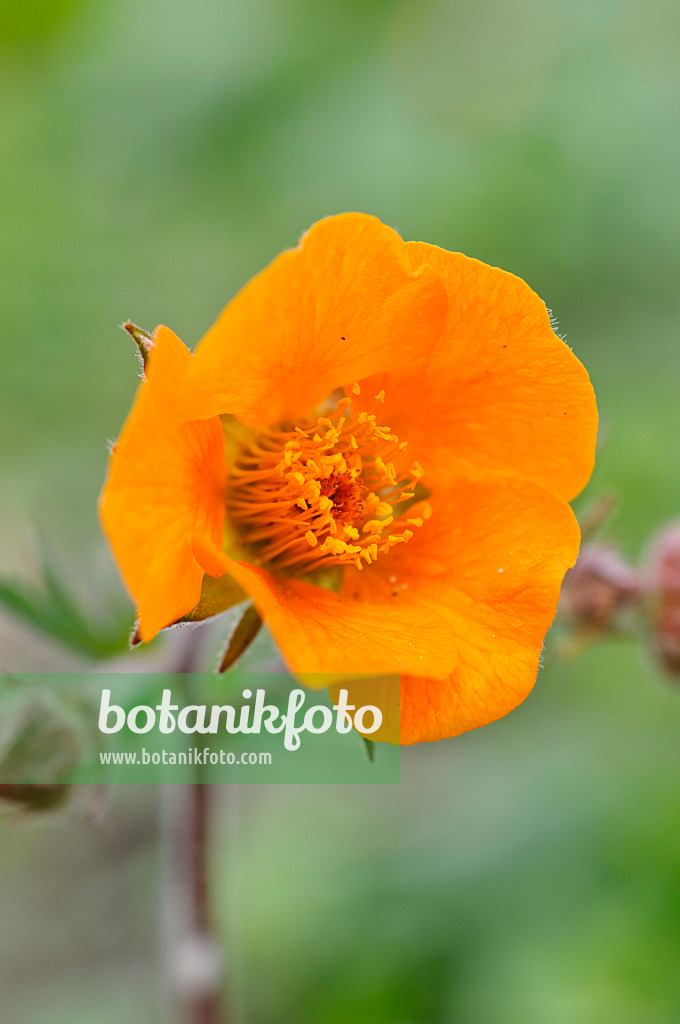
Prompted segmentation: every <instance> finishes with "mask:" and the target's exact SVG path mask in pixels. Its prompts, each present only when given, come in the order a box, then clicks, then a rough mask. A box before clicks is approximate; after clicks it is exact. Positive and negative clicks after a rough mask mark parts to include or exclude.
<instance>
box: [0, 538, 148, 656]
mask: <svg viewBox="0 0 680 1024" xmlns="http://www.w3.org/2000/svg"><path fill="white" fill-rule="evenodd" d="M41 547H42V574H43V581H44V589H42V590H39V589H37V588H31V587H28V586H26V584H24V583H23V582H21V581H19V580H11V579H2V578H0V607H1V608H4V610H5V611H6V612H8V613H9V614H10V615H13V616H14V617H15V618H17V619H20V620H21V621H22V622H24V623H25V624H26V625H28V626H31V627H32V628H33V629H35V630H36V631H37V632H39V633H42V634H43V635H44V636H49V637H50V638H51V639H53V640H56V641H58V642H59V643H60V644H62V645H63V646H65V647H68V648H70V649H71V650H75V651H77V652H78V653H79V654H82V655H85V656H86V657H88V658H96V659H101V658H107V657H110V656H111V655H113V654H118V653H120V652H121V651H124V650H126V648H127V646H128V635H129V623H128V622H125V623H122V622H121V623H116V624H103V625H99V624H97V625H95V624H94V623H92V622H91V621H90V619H89V618H88V616H87V615H86V614H85V612H84V611H83V610H82V609H81V608H80V607H79V605H78V603H77V602H76V600H75V599H74V598H73V597H72V595H71V594H70V593H69V592H68V591H67V589H66V588H65V586H64V585H63V583H62V581H61V578H60V575H59V573H58V572H57V570H56V567H55V565H54V559H53V558H52V556H51V555H50V553H49V552H48V551H47V549H46V547H45V545H44V544H41Z"/></svg>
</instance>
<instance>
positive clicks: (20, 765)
mask: <svg viewBox="0 0 680 1024" xmlns="http://www.w3.org/2000/svg"><path fill="white" fill-rule="evenodd" d="M85 742H86V741H85V737H84V735H83V734H82V732H81V729H80V727H79V723H78V721H77V719H76V717H75V716H74V715H73V714H72V713H70V711H69V710H68V709H66V708H63V707H62V706H61V705H60V704H59V702H58V701H57V700H56V699H55V698H54V697H53V695H51V694H46V693H42V692H39V691H38V692H33V693H27V694H24V693H22V692H20V691H16V692H13V693H12V692H10V693H8V694H5V695H4V696H3V699H2V703H1V705H0V798H1V799H3V800H10V801H12V802H14V803H20V804H23V805H24V806H26V807H30V808H31V809H33V810H39V809H46V808H48V807H54V806H56V805H57V804H58V803H61V801H62V800H63V799H64V798H65V797H66V795H67V789H68V787H67V785H66V782H65V780H66V779H68V778H69V777H70V776H71V775H72V774H73V772H74V771H75V769H76V768H77V766H78V764H79V763H80V761H81V758H82V756H83V752H84V746H85Z"/></svg>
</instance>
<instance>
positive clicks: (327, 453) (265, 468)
mask: <svg viewBox="0 0 680 1024" xmlns="http://www.w3.org/2000/svg"><path fill="white" fill-rule="evenodd" d="M351 393H352V394H354V395H358V394H360V389H359V385H358V384H354V385H353V387H352V389H351ZM384 397H385V395H384V392H380V394H379V395H376V404H375V405H374V410H375V408H377V403H379V402H382V401H384ZM405 449H406V442H405V441H400V440H399V438H398V437H397V436H396V434H393V433H392V431H391V430H390V428H389V427H385V426H381V425H380V424H379V423H378V418H377V416H376V414H375V411H371V412H367V411H361V412H358V413H355V411H354V410H353V409H352V399H351V397H345V398H342V399H341V400H340V401H339V402H338V403H337V406H336V408H335V410H334V411H333V412H332V413H331V414H330V415H328V416H318V417H317V418H316V419H314V420H311V419H310V420H307V421H304V422H303V421H301V422H299V423H297V424H283V425H281V426H279V427H273V428H269V429H267V430H266V431H261V432H259V433H257V434H256V435H254V436H253V437H252V439H251V440H250V441H249V442H248V443H247V444H246V445H244V447H243V448H242V450H241V452H240V453H239V455H238V456H237V458H236V459H235V461H234V464H233V466H232V467H231V470H230V478H229V488H228V493H227V511H228V515H229V518H230V520H231V523H232V525H233V526H234V527H235V528H236V529H237V531H238V533H239V534H240V537H241V539H242V540H243V542H244V543H245V544H246V545H247V546H248V547H249V548H250V549H251V552H252V553H253V554H254V555H255V556H256V557H257V558H258V560H259V561H260V562H261V563H262V564H265V565H269V566H271V567H272V568H276V569H284V570H287V571H292V572H295V573H296V574H298V575H300V574H305V573H308V572H312V571H313V570H315V569H318V568H322V567H328V566H332V565H344V564H348V563H350V564H353V565H355V566H356V567H357V568H358V569H362V568H363V567H364V566H365V565H370V564H371V562H374V561H375V560H376V559H377V558H378V555H379V553H380V552H385V551H389V549H390V548H391V547H394V545H395V544H403V543H406V542H407V541H409V540H410V539H411V537H412V536H413V528H415V527H418V526H421V525H422V518H411V519H407V518H404V516H405V515H406V513H404V516H400V515H399V509H398V506H400V505H402V506H405V507H408V503H409V502H411V501H412V500H413V498H414V492H415V487H416V485H417V483H418V481H419V480H420V478H421V477H422V475H423V470H422V469H421V467H420V466H419V465H418V463H417V462H414V463H412V464H411V466H410V467H409V468H408V469H407V470H406V471H405V472H404V471H403V470H402V469H401V467H402V466H403V465H404V464H405V454H404V452H405ZM397 467H400V468H399V469H398V468H397Z"/></svg>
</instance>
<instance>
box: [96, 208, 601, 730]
mask: <svg viewBox="0 0 680 1024" xmlns="http://www.w3.org/2000/svg"><path fill="white" fill-rule="evenodd" d="M150 347H151V351H150V353H149V358H148V362H147V367H146V375H145V378H146V379H145V380H144V382H143V383H142V384H141V386H140V389H139V393H138V396H137V399H136V401H135V404H134V407H133V409H132V412H131V413H130V416H129V418H128V421H127V423H126V424H125V427H124V428H123V432H122V434H121V437H120V440H119V442H118V444H117V445H116V447H115V449H114V452H113V455H112V457H111V463H110V468H109V476H108V480H107V483H106V485H105V487H104V491H103V495H102V500H101V518H102V523H103V526H104V530H105V532H106V534H107V536H108V538H109V541H110V543H111V546H112V548H113V551H114V554H115V556H116V559H117V561H118V564H119V566H120V569H121V572H122V575H123V577H124V579H125V582H126V583H127V586H128V588H129V590H130V592H131V594H132V595H133V597H134V600H135V601H136V603H137V607H138V608H139V616H140V632H141V637H142V639H143V640H150V639H151V638H152V637H153V636H154V635H155V634H156V633H157V632H158V630H160V629H162V628H163V627H165V626H168V625H170V624H171V623H173V622H175V621H176V620H177V619H179V618H181V617H183V616H186V615H187V614H189V615H191V613H192V610H193V609H194V608H195V607H196V606H197V605H198V603H199V600H201V605H200V606H199V612H197V613H195V614H197V615H199V614H200V608H202V607H204V606H208V607H210V608H211V609H213V610H214V609H215V608H224V607H228V606H229V605H230V604H235V603H238V602H239V601H242V600H244V599H245V598H246V596H250V597H251V598H252V599H253V601H254V602H255V605H256V606H257V608H258V610H259V612H260V614H261V615H262V617H263V618H265V619H266V620H267V622H268V624H269V627H270V629H271V631H272V633H273V635H274V638H275V639H276V641H277V643H278V644H279V646H280V648H281V651H282V653H283V656H284V658H285V659H286V661H287V663H288V665H289V667H290V668H291V670H292V671H293V672H295V673H296V674H298V675H300V676H302V677H303V678H304V677H306V676H308V675H310V674H314V673H332V674H334V675H335V677H336V678H341V676H342V673H348V674H349V673H359V674H360V675H363V676H365V677H370V678H372V679H373V681H372V682H370V681H369V682H364V683H363V684H362V685H363V687H364V690H363V691H362V692H363V694H364V700H363V703H365V702H366V698H367V697H369V696H370V694H371V692H372V691H373V690H375V691H376V692H377V690H379V689H380V687H381V686H384V685H388V684H386V683H385V682H381V678H380V677H381V676H382V677H384V676H386V675H387V674H399V675H400V677H401V725H400V730H401V731H400V735H399V734H398V733H397V732H396V729H397V724H396V723H389V722H387V723H385V725H384V726H383V730H382V733H381V734H380V736H381V737H382V738H385V739H391V740H396V739H399V738H400V739H401V742H402V743H414V742H417V741H420V740H436V739H440V738H441V737H444V736H452V735H456V734H458V733H461V732H463V731H465V730H467V729H472V728H475V727H476V726H480V725H484V724H486V723H487V722H490V721H493V720H494V719H497V718H499V717H501V716H502V715H504V714H507V712H508V711H510V710H511V709H512V708H514V707H516V705H517V704H518V703H519V702H520V701H522V700H523V699H524V697H526V695H527V694H528V693H529V691H530V690H531V687H532V686H533V683H534V680H535V677H536V672H537V668H538V659H539V654H540V651H541V646H542V642H543V637H544V634H545V632H546V630H547V628H548V626H549V625H550V622H551V620H552V618H553V616H554V613H555V607H556V603H557V598H558V595H559V590H560V583H561V580H562V577H563V575H564V573H565V571H566V570H567V568H569V567H570V566H571V565H572V564H573V563H574V561H575V559H576V555H577V552H578V544H579V530H578V526H577V524H576V522H575V520H574V517H573V515H572V513H571V510H570V508H569V506H568V504H567V502H568V501H569V500H570V499H571V498H573V497H574V496H575V495H576V494H577V493H578V492H579V491H580V490H581V488H582V487H583V486H584V484H585V483H586V481H587V480H588V477H589V475H590V472H591V469H592V465H593V457H594V445H595V433H596V425H597V413H596V408H595V398H594V395H593V390H592V387H591V385H590V382H589V380H588V375H587V373H586V371H585V370H584V368H583V366H582V365H581V364H580V363H579V361H578V360H577V359H576V357H575V356H574V355H573V354H572V352H571V351H570V349H569V348H568V347H567V346H566V345H565V344H564V343H563V342H562V341H560V339H559V338H558V337H557V336H556V335H555V334H554V333H553V330H552V327H551V324H550V318H549V315H548V312H547V310H546V308H545V306H544V304H543V303H542V302H541V300H540V299H539V298H538V296H537V295H535V294H534V292H532V291H531V290H530V288H528V286H527V285H526V284H524V282H523V281H521V280H519V279H518V278H516V277H513V276H512V275H511V274H508V273H505V272H504V271H502V270H498V269H496V268H492V267H488V266H486V265H485V264H483V263H479V262H478V261H476V260H473V259H468V258H467V257H465V256H462V255H461V254H459V253H450V252H446V251H445V250H443V249H438V248H437V247H436V246H431V245H425V244H421V243H405V242H403V241H402V239H401V238H400V237H399V236H398V235H397V234H396V233H395V232H394V231H392V230H391V229H390V228H388V227H386V226H385V225H383V224H381V223H380V221H378V220H377V219H375V218H373V217H369V216H365V215H362V214H343V215H340V216H337V217H330V218H328V219H327V220H323V221H320V222H319V223H318V224H315V225H314V227H312V228H311V230H310V231H309V232H308V233H307V234H306V235H305V236H304V238H303V239H302V241H301V243H300V245H299V246H298V247H297V248H296V249H293V250H291V251H288V252H284V253H283V254H282V255H280V256H279V257H277V259H275V260H274V262H273V263H272V264H271V265H270V266H269V267H267V268H266V269H265V270H263V271H262V273H260V274H259V275H258V276H257V277H255V278H254V279H253V280H252V281H250V283H249V284H247V285H246V287H245V288H244V289H243V290H242V291H241V292H240V293H239V294H238V295H237V296H236V298H235V299H234V300H233V301H232V302H231V303H230V304H229V305H228V306H227V307H226V309H225V310H224V312H223V313H222V314H221V316H220V317H219V319H218V320H217V322H216V323H215V325H214V326H213V327H212V328H211V329H210V331H209V332H208V334H207V335H206V336H205V338H204V339H203V340H202V341H201V342H200V344H199V345H198V347H197V349H196V352H195V354H194V355H192V354H191V353H190V352H189V350H188V349H187V348H186V347H185V346H184V345H183V344H182V342H181V341H180V340H179V339H178V338H177V337H176V336H175V335H174V334H173V333H172V331H170V330H169V329H168V328H167V327H159V328H157V330H156V331H155V333H154V336H153V343H152V345H151V346H150ZM202 594H203V597H202V598H201V595H202Z"/></svg>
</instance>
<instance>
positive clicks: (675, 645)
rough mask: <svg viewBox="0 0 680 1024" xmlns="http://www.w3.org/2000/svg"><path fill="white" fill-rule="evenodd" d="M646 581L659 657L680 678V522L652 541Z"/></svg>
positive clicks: (665, 528) (655, 644) (662, 531)
mask: <svg viewBox="0 0 680 1024" xmlns="http://www.w3.org/2000/svg"><path fill="white" fill-rule="evenodd" d="M644 582H645V589H646V590H647V592H648V594H649V597H650V605H651V614H652V625H653V643H654V648H655V650H656V654H657V657H658V658H659V660H660V662H661V664H662V665H663V667H664V668H665V669H666V671H668V672H670V673H671V674H673V675H680V522H677V521H676V522H674V523H669V524H668V526H666V527H664V528H663V529H662V530H661V531H660V532H659V533H658V534H657V535H656V537H655V539H654V540H653V541H652V545H651V547H650V551H649V555H648V557H647V564H646V568H645V576H644Z"/></svg>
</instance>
